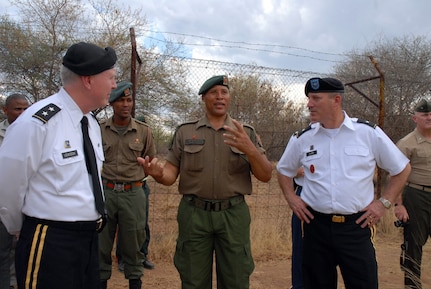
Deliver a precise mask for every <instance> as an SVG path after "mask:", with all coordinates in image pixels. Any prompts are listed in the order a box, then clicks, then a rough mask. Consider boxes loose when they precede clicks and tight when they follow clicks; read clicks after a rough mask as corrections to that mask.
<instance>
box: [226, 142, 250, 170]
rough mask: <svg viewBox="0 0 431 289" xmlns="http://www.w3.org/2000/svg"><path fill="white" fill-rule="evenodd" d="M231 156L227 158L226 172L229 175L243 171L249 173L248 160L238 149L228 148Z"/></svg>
mask: <svg viewBox="0 0 431 289" xmlns="http://www.w3.org/2000/svg"><path fill="white" fill-rule="evenodd" d="M230 149H231V151H232V152H233V154H231V155H230V156H229V165H228V172H229V174H235V173H242V172H244V171H250V165H249V162H248V158H247V156H246V155H245V153H243V152H242V151H240V150H239V149H237V148H235V147H230Z"/></svg>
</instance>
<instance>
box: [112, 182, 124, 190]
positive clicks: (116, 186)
mask: <svg viewBox="0 0 431 289" xmlns="http://www.w3.org/2000/svg"><path fill="white" fill-rule="evenodd" d="M113 190H114V191H124V183H121V184H118V183H115V184H114V189H113Z"/></svg>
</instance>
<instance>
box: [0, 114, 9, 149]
mask: <svg viewBox="0 0 431 289" xmlns="http://www.w3.org/2000/svg"><path fill="white" fill-rule="evenodd" d="M8 126H9V122H8V121H7V119H5V120H3V121H2V122H0V146H1V144H2V142H3V139H4V135H5V134H6V129H7V127H8Z"/></svg>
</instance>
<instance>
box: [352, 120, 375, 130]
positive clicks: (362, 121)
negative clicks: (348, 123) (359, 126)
mask: <svg viewBox="0 0 431 289" xmlns="http://www.w3.org/2000/svg"><path fill="white" fill-rule="evenodd" d="M356 122H357V123H363V124H366V125H369V126H371V127H372V128H376V126H377V124H375V123H372V122H370V121H368V120H364V119H359V118H358V120H357V121H356Z"/></svg>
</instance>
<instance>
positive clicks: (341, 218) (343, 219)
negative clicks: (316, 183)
mask: <svg viewBox="0 0 431 289" xmlns="http://www.w3.org/2000/svg"><path fill="white" fill-rule="evenodd" d="M308 209H309V210H310V212H311V213H312V214H313V216H314V217H315V218H317V219H323V220H326V221H329V222H332V223H351V222H355V221H356V220H357V219H359V217H360V216H362V214H363V212H358V213H355V214H347V215H344V214H324V213H320V212H317V211H315V210H313V209H311V208H310V207H308Z"/></svg>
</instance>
